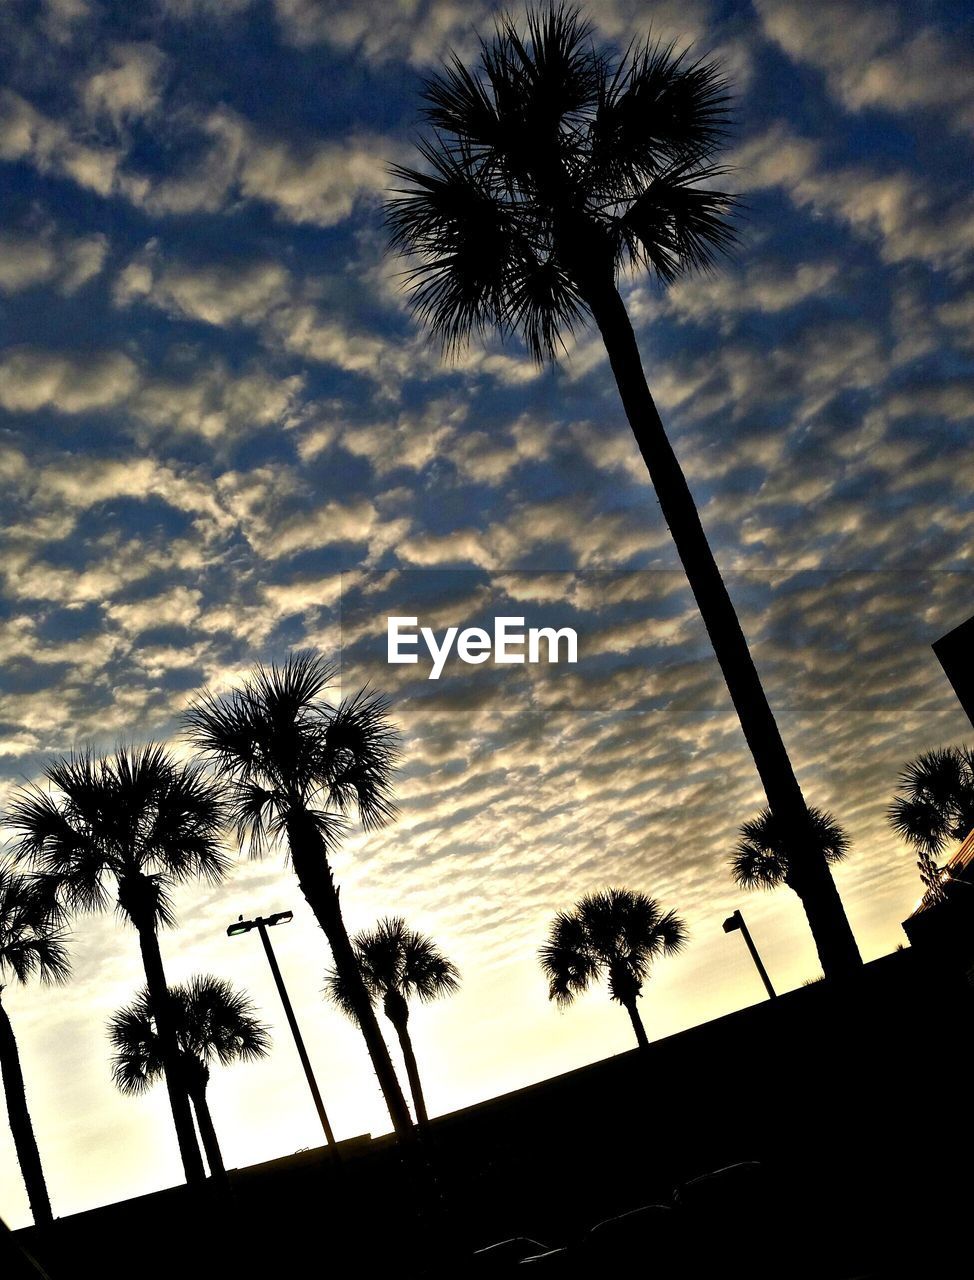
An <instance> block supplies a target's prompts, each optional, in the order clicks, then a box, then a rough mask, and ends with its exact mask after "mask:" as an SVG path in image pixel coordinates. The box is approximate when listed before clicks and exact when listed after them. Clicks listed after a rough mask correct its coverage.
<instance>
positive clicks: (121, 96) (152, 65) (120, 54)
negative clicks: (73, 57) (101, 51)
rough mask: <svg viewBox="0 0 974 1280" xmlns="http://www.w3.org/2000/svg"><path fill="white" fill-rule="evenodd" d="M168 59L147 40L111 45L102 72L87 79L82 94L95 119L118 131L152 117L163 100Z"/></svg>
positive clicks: (94, 73) (84, 80) (90, 113)
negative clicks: (107, 122) (130, 122)
mask: <svg viewBox="0 0 974 1280" xmlns="http://www.w3.org/2000/svg"><path fill="white" fill-rule="evenodd" d="M165 66H166V56H165V54H163V52H162V51H161V50H160V49H158V48H157V47H156V46H155V45H153V44H150V43H148V42H147V41H140V42H137V43H127V42H120V43H117V44H113V45H111V46H110V47H109V48H108V49H107V50H106V53H105V57H104V58H103V63H102V66H101V68H100V70H98V71H94V72H92V73H90V74H89V75H87V76H86V77H84V78H83V79H82V81H81V82H80V84H79V87H78V94H79V97H80V99H81V102H82V105H83V106H84V108H85V111H86V112H87V113H88V115H89V116H91V117H92V118H95V119H98V118H99V117H104V118H106V119H108V120H109V121H111V123H112V124H114V126H115V127H116V128H121V126H122V125H124V124H127V123H128V122H129V121H132V120H137V119H141V118H142V117H143V116H146V115H149V114H150V113H151V112H153V111H154V110H155V109H156V108H157V107H158V105H159V103H160V101H161V99H162V89H163V72H164V69H165Z"/></svg>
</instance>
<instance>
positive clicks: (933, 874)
mask: <svg viewBox="0 0 974 1280" xmlns="http://www.w3.org/2000/svg"><path fill="white" fill-rule="evenodd" d="M899 789H900V793H901V794H900V795H898V796H896V797H895V798H894V799H893V802H892V804H891V805H890V807H889V809H888V810H887V816H888V818H889V822H890V825H891V826H892V828H893V830H894V831H895V832H896V833H897V834H898V835H900V836H902V837H903V838H904V839H905V840H907V841H908V842H909V843H910V844H911V845H912V846H913V848H914V849H915V850H916V852H917V865H918V866H919V868H920V878H921V879H922V881H923V883H924V885H925V886H926V888H927V890H928V891H929V892H930V893H932V894H933V895H934V896H935V897H939V896H941V895H942V893H943V875H942V872H941V869H940V867H939V866H938V865H937V863H936V861H935V859H936V857H937V855H938V854H940V853H942V852H943V850H944V848H945V847H946V846H947V845H948V844H949V843H950V841H952V840H964V839H965V838H966V837H967V836H968V835H969V834H970V832H971V831H974V749H972V748H971V747H938V748H937V749H936V750H935V751H928V752H927V753H926V754H924V755H921V756H917V758H916V759H915V760H912V761H911V762H910V763H909V764H908V765H907V766H906V768H905V769H904V770H903V772H902V773H901V774H900V779H899Z"/></svg>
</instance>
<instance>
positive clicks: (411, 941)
mask: <svg viewBox="0 0 974 1280" xmlns="http://www.w3.org/2000/svg"><path fill="white" fill-rule="evenodd" d="M351 942H352V948H353V951H354V955H355V961H356V968H357V970H358V977H359V978H360V980H361V982H362V983H363V984H364V986H365V991H366V994H367V997H368V999H369V1001H370V1003H371V1004H372V1005H374V1004H376V1003H377V1002H378V1001H379V1000H381V1001H382V1008H383V1011H384V1012H385V1015H386V1017H387V1018H388V1019H389V1021H390V1022H391V1023H392V1025H393V1027H394V1028H395V1030H396V1035H397V1036H398V1038H399V1047H400V1048H401V1049H402V1055H403V1062H404V1063H405V1066H406V1075H407V1077H408V1079H409V1088H410V1092H411V1093H412V1097H413V1106H414V1107H415V1110H416V1119H417V1121H418V1122H419V1124H420V1125H421V1126H426V1125H427V1124H428V1123H429V1116H428V1114H427V1111H426V1099H425V1097H424V1094H423V1085H422V1081H421V1079H420V1075H419V1067H418V1065H417V1063H416V1054H415V1052H414V1050H413V1043H412V1038H411V1036H410V1034H409V1025H408V1024H409V1000H410V998H411V997H413V996H415V997H416V998H417V999H418V1000H420V1001H421V1002H422V1003H423V1004H427V1003H429V1001H431V1000H436V999H437V998H438V997H439V996H447V995H452V994H453V992H455V991H458V990H459V989H460V971H459V969H457V967H456V965H455V964H453V963H452V961H450V960H448V959H447V958H446V956H445V955H444V954H443V952H442V951H440V949H439V947H437V945H436V943H435V942H434V941H433V940H432V938H427V937H426V936H425V935H424V934H422V933H418V932H417V931H416V930H415V929H410V928H409V927H408V926H407V924H406V922H405V920H403V919H402V917H401V916H391V917H389V918H388V919H385V920H380V921H379V923H378V924H377V925H376V926H375V928H374V929H366V930H363V931H362V932H361V933H357V934H355V936H354V937H353V938H352V940H351ZM350 977H351V975H350V974H349V972H348V971H346V970H344V969H341V968H339V966H337V965H336V966H335V968H334V969H332V970H330V971H329V972H328V973H327V974H326V975H325V992H326V994H327V995H328V996H329V998H330V999H331V1000H332V1001H333V1003H334V1004H336V1005H337V1006H338V1008H339V1009H341V1010H342V1012H343V1013H346V1014H347V1015H348V1016H349V1017H350V1018H352V1019H353V1021H355V1022H358V1021H359V1017H360V1015H359V1004H358V998H357V989H356V986H355V985H354V984H353V983H352V982H350V981H349V978H350Z"/></svg>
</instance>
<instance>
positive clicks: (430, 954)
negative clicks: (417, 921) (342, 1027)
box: [325, 916, 460, 1019]
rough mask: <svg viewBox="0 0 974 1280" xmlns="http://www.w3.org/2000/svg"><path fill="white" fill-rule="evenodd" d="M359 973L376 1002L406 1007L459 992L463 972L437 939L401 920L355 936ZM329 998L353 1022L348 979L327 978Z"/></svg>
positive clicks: (335, 974) (391, 919)
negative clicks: (439, 944)
mask: <svg viewBox="0 0 974 1280" xmlns="http://www.w3.org/2000/svg"><path fill="white" fill-rule="evenodd" d="M352 946H353V947H354V948H355V954H356V956H357V958H358V962H359V972H360V973H361V974H362V979H363V981H364V982H365V987H366V990H367V991H368V992H369V995H370V996H371V997H372V999H373V1001H378V1000H382V1001H384V1002H385V1003H386V1005H387V1006H388V1005H390V1004H396V1005H398V1004H399V1003H400V1001H401V1002H402V1003H403V1004H405V1003H406V1002H407V1001H408V1000H410V999H411V998H412V997H415V998H416V999H417V1000H419V1001H420V1002H421V1003H423V1004H428V1003H429V1002H430V1001H431V1000H436V999H438V998H439V997H440V996H447V995H452V994H453V993H454V992H456V991H459V989H460V971H459V969H458V968H457V967H456V965H455V964H453V962H452V961H450V960H448V959H447V958H446V956H445V955H444V954H443V952H442V951H440V949H439V947H437V945H436V943H435V942H434V941H433V940H432V938H427V937H426V936H425V935H424V934H422V933H419V932H417V931H416V930H415V929H410V928H409V927H408V926H407V924H406V922H405V920H403V919H402V917H401V916H392V917H389V918H388V919H385V920H380V921H379V923H378V924H377V925H376V926H375V928H374V929H364V930H362V931H361V932H360V933H356V934H355V935H354V936H353V937H352ZM325 990H326V992H327V994H328V997H329V999H331V1000H332V1002H333V1003H334V1004H335V1005H337V1007H338V1008H339V1009H341V1011H342V1012H343V1013H345V1014H347V1015H348V1016H349V1017H350V1018H353V1019H354V1017H355V1008H354V1005H353V1002H352V1001H351V1000H350V998H349V992H348V989H347V987H346V984H345V981H344V979H343V976H342V975H341V974H340V973H338V971H337V970H335V969H331V970H329V972H328V973H327V974H326V975H325Z"/></svg>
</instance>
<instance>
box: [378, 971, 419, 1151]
mask: <svg viewBox="0 0 974 1280" xmlns="http://www.w3.org/2000/svg"><path fill="white" fill-rule="evenodd" d="M390 994H391V993H390ZM400 1002H401V1003H400ZM384 1004H385V1011H386V1017H387V1018H388V1019H389V1021H390V1022H391V1023H392V1025H393V1026H394V1027H395V1029H396V1035H397V1036H398V1037H399V1047H400V1049H402V1056H403V1061H404V1062H405V1064H406V1077H407V1079H408V1080H409V1092H410V1093H411V1094H412V1098H413V1110H414V1111H415V1112H416V1123H417V1124H418V1125H419V1126H420V1127H421V1128H423V1129H426V1128H428V1127H429V1122H430V1119H429V1116H428V1115H427V1113H426V1099H425V1098H424V1097H423V1085H422V1082H421V1081H420V1078H419V1067H418V1066H417V1064H416V1054H415V1053H414V1052H413V1042H412V1038H411V1036H410V1034H409V1008H408V1006H407V1004H406V1001H405V1000H404V999H403V998H402V996H400V997H399V1001H397V1002H393V1001H391V1000H390V999H388V998H387V999H386V1001H385V1002H384Z"/></svg>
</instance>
